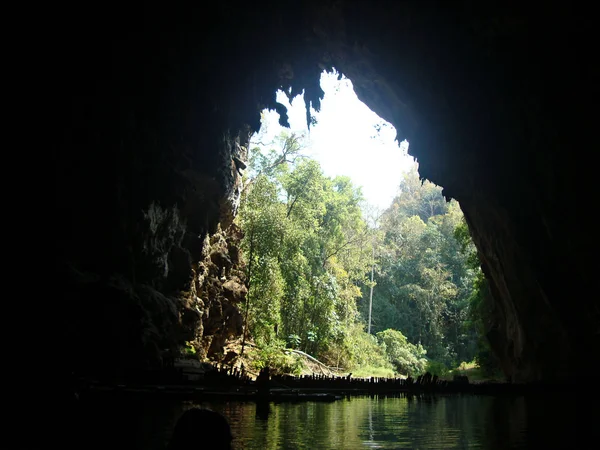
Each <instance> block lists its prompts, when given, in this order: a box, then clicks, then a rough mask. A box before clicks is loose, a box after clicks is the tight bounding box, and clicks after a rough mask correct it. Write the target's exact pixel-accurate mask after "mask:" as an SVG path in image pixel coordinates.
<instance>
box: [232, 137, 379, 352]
mask: <svg viewBox="0 0 600 450" xmlns="http://www.w3.org/2000/svg"><path fill="white" fill-rule="evenodd" d="M281 142H283V147H282V148H281V149H280V151H279V152H278V151H276V150H272V151H269V152H266V154H265V153H261V154H260V155H259V154H253V156H252V157H251V161H250V162H251V168H252V170H251V172H252V173H253V174H254V178H252V179H251V180H247V182H246V188H245V189H244V192H243V196H242V204H241V207H240V213H239V215H238V219H237V220H238V222H239V224H240V226H241V228H242V230H243V231H244V242H243V243H242V247H243V250H244V257H245V259H246V267H247V270H248V275H249V278H250V289H249V291H250V292H249V296H248V298H249V304H250V307H249V324H248V325H249V327H250V330H251V334H252V336H253V337H254V339H255V341H256V342H257V344H258V345H261V346H262V345H266V344H269V343H270V342H271V341H273V340H274V339H276V338H277V336H275V334H274V333H275V332H274V330H275V328H277V327H278V329H279V330H280V332H281V333H282V334H281V336H286V337H288V338H287V343H288V345H290V346H291V347H293V348H298V349H301V350H303V351H305V352H307V353H309V354H313V355H319V354H320V353H324V352H326V351H327V349H328V348H329V347H330V346H331V345H333V344H334V343H335V342H341V341H343V339H344V338H345V335H346V329H347V327H348V325H349V324H351V323H353V322H354V321H356V319H357V316H358V314H357V310H356V298H357V297H359V296H360V295H361V292H360V289H358V288H357V286H356V284H357V283H358V282H360V281H361V280H362V279H363V278H364V275H365V273H366V272H367V267H368V265H369V264H370V258H368V257H365V254H368V250H369V248H368V246H366V245H365V239H364V238H365V236H366V234H367V233H368V228H367V226H366V224H365V222H364V220H363V218H362V213H361V210H360V206H359V205H360V202H361V201H362V195H361V193H360V190H359V189H357V188H355V187H354V186H353V185H352V183H351V182H350V180H349V179H348V178H347V177H337V178H335V179H330V178H328V177H325V176H324V175H323V173H322V170H321V168H320V166H319V164H318V163H317V162H316V161H314V160H310V159H307V158H299V159H298V158H292V157H293V156H294V155H298V154H299V151H300V149H301V146H300V143H299V141H298V139H297V138H296V137H294V136H293V135H291V136H282V137H281ZM290 155H291V156H290ZM253 164H254V166H252V165H253ZM292 337H293V338H292Z"/></svg>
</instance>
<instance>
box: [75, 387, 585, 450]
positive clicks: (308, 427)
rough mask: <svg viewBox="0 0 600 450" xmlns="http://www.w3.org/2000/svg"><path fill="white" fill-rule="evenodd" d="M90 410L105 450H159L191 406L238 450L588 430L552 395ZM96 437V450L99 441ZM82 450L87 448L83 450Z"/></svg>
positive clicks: (529, 437)
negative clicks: (213, 419)
mask: <svg viewBox="0 0 600 450" xmlns="http://www.w3.org/2000/svg"><path fill="white" fill-rule="evenodd" d="M88 406H89V407H88V408H86V410H85V412H82V413H83V414H82V419H83V422H82V426H83V428H82V429H83V430H86V433H85V435H86V436H88V439H89V436H92V435H95V436H96V437H97V438H98V437H101V438H102V439H105V440H104V441H102V442H104V445H106V446H111V447H114V446H115V445H117V444H118V445H117V446H118V447H122V446H125V445H126V446H127V448H129V449H132V448H140V449H142V448H143V449H151V450H154V449H156V450H158V449H164V448H165V445H166V442H167V440H168V438H169V436H170V434H171V430H172V428H173V426H174V424H175V421H176V420H177V418H178V417H179V416H180V415H181V414H182V413H183V411H184V410H185V409H187V408H190V407H193V406H202V407H209V408H211V409H214V410H216V411H219V412H221V413H222V414H224V415H225V416H226V417H227V418H228V420H229V422H230V424H231V428H232V432H233V434H234V448H237V449H261V450H267V449H279V448H282V449H359V448H379V449H451V448H457V449H463V448H486V449H520V448H577V447H578V445H577V441H578V440H579V441H580V442H582V443H583V442H585V438H586V437H585V436H584V435H585V434H587V431H588V430H578V429H577V424H578V423H579V421H578V419H577V414H578V411H579V410H578V409H577V408H576V403H575V399H574V397H560V398H559V397H557V396H547V397H541V396H539V397H534V398H526V397H490V396H481V397H478V396H473V395H463V396H459V395H453V396H419V397H387V398H386V397H359V398H352V399H344V400H338V401H336V402H333V403H312V402H308V403H295V404H294V403H281V404H274V403H270V404H269V403H263V404H259V405H256V404H254V403H251V402H249V403H239V402H231V403H201V404H191V403H187V404H184V403H169V404H167V403H163V404H157V403H145V404H140V403H136V404H130V405H123V404H119V405H118V407H117V405H112V406H111V405H109V404H105V405H103V406H102V407H98V405H95V406H94V407H91V405H88ZM111 408H112V411H111ZM100 411H104V413H100ZM584 431H585V433H584ZM90 433H91V434H90ZM111 436H112V438H111ZM97 438H96V439H95V440H94V443H95V444H98V443H99V442H100V441H98V439H97ZM84 439H85V437H84ZM124 439H126V441H124ZM199 439H201V437H200V436H199ZM88 442H89V441H88ZM111 444H112V445H111ZM582 445H583V444H582ZM585 446H587V444H586V445H585ZM85 447H88V448H89V446H85V445H84V446H83V447H81V448H85ZM98 448H100V446H99V447H98ZM104 448H105V447H104Z"/></svg>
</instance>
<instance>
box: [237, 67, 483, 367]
mask: <svg viewBox="0 0 600 450" xmlns="http://www.w3.org/2000/svg"><path fill="white" fill-rule="evenodd" d="M320 86H321V88H322V90H323V97H322V99H321V101H320V107H319V109H318V110H315V109H314V108H312V105H311V104H310V102H305V99H304V96H303V94H300V95H297V96H295V97H294V96H292V95H291V92H292V91H291V90H290V91H288V92H287V93H286V92H284V91H283V90H279V91H277V92H276V95H275V98H276V100H277V102H278V104H279V105H280V107H279V108H278V109H272V110H269V109H264V110H263V111H262V113H261V127H260V130H258V131H257V132H256V133H255V134H254V135H253V136H252V137H251V139H250V145H249V152H248V155H247V161H246V162H247V166H246V163H244V165H243V167H242V166H239V168H243V170H242V171H241V172H243V173H244V181H242V185H243V187H242V195H241V206H240V209H239V211H238V217H237V218H236V219H235V220H234V222H235V223H237V224H238V225H240V227H241V231H242V235H243V236H244V237H243V239H242V244H241V246H242V248H243V250H244V252H243V254H244V258H243V259H244V262H245V270H246V273H245V275H246V277H247V285H248V286H249V293H248V294H247V297H246V302H247V303H246V304H245V305H243V306H242V309H243V316H244V318H245V319H244V330H245V331H244V334H243V342H244V344H242V348H244V345H245V343H246V342H247V339H250V340H252V339H253V338H255V339H254V340H253V343H254V344H258V345H257V347H258V348H261V347H268V346H272V345H274V343H278V344H280V345H281V344H283V345H284V346H286V348H288V349H290V348H291V349H293V350H301V351H303V352H305V353H309V354H310V355H311V356H312V357H316V358H318V359H320V360H323V361H325V366H326V367H327V366H329V367H337V368H340V369H341V370H342V372H340V374H344V373H345V372H353V373H354V374H355V376H368V377H370V376H378V375H380V374H382V373H386V374H387V375H389V376H394V375H398V376H413V375H417V374H418V373H419V372H424V371H430V372H433V373H435V375H439V376H446V375H447V373H448V371H449V370H452V369H456V368H457V367H459V366H463V367H466V366H467V365H468V364H469V363H470V364H471V366H470V367H479V366H478V364H477V363H475V357H476V351H475V347H476V342H475V341H476V339H477V338H480V337H481V336H480V334H481V333H480V332H478V331H476V330H475V329H472V328H470V329H468V330H467V331H464V330H463V328H466V327H467V325H466V322H467V317H468V316H469V310H470V309H471V304H470V296H471V295H473V292H474V291H475V290H476V289H475V287H474V284H475V280H476V277H477V274H479V273H480V267H479V266H478V264H476V263H473V260H476V257H475V256H474V255H472V254H471V255H470V261H469V263H467V259H468V258H467V257H466V256H465V254H464V253H465V250H464V248H463V247H469V252H471V253H473V252H474V250H473V243H472V241H471V240H470V237H469V236H468V233H466V232H463V233H462V239H463V242H462V244H461V243H458V241H457V239H456V238H455V236H454V234H455V230H456V229H459V228H460V227H462V228H461V230H463V231H464V230H466V224H465V223H464V219H463V216H462V211H461V210H460V206H459V205H458V202H456V201H455V200H450V199H445V198H444V195H443V194H442V188H441V187H439V186H437V185H435V184H433V183H431V182H429V181H426V180H424V179H422V178H421V177H420V175H419V173H418V164H417V162H416V160H415V159H414V158H413V157H411V156H409V155H408V142H407V141H406V140H404V141H402V142H400V143H399V142H398V140H397V132H396V129H395V127H394V126H393V125H391V124H390V123H388V122H386V121H385V120H383V119H382V118H381V117H379V116H378V115H377V114H376V113H374V112H373V111H372V110H371V109H370V108H368V107H367V106H366V105H365V104H364V103H363V102H361V101H360V100H359V99H358V97H357V95H356V93H355V92H354V89H353V85H352V82H351V81H350V80H349V79H348V78H346V77H345V76H344V75H343V74H342V73H340V72H337V71H336V70H335V69H333V70H332V71H329V72H328V71H323V72H322V73H321V78H320ZM307 103H308V104H307ZM311 164H313V166H311ZM311 167H312V168H313V169H314V170H313V171H312V172H311V170H312V169H310V168H311ZM246 169H247V170H246ZM315 185H318V186H319V188H318V189H317V190H314V186H315ZM354 190H356V191H355V192H354ZM322 191H326V194H325V195H328V196H330V197H331V198H330V199H326V200H323V198H321V196H322V195H323V192H322ZM350 191H352V192H353V193H352V194H350V197H347V196H346V197H344V196H345V195H347V194H348V192H350ZM333 199H335V200H333ZM340 205H344V206H343V208H345V209H343V208H342V207H340ZM298 208H302V209H303V212H302V213H300V215H302V214H304V210H307V211H309V213H308V214H312V216H311V219H312V222H310V221H306V220H304V219H306V218H304V217H300V215H298V212H297V210H298ZM311 208H322V209H323V211H322V213H315V212H314V211H312V210H311ZM353 208H354V209H353ZM342 209H343V210H342ZM281 211H283V212H285V214H282V213H281ZM349 211H354V214H356V213H357V214H356V216H354V218H353V220H355V221H357V222H360V223H362V224H363V225H364V229H363V230H362V231H359V230H358V227H357V228H353V227H356V223H350V221H349V220H348V218H347V217H346V216H344V214H353V213H352V212H350V213H349ZM262 216H265V217H262ZM261 217H262V218H261ZM274 217H279V219H278V220H274V219H273V218H274ZM302 226H304V227H305V228H306V229H309V228H313V230H314V234H315V235H317V237H316V238H315V237H314V236H312V237H311V236H308V235H302V233H299V232H298V231H297V230H296V229H294V227H302ZM335 227H338V228H341V229H342V231H341V232H340V231H339V229H337V230H336V229H335ZM275 229H278V231H273V230H275ZM305 231H306V230H305ZM278 233H280V234H278ZM336 233H337V234H336ZM361 233H362V234H361ZM295 234H296V235H297V236H296V237H294V238H293V239H295V240H296V241H295V242H294V244H293V245H292V244H290V243H288V242H287V240H288V239H292V238H291V236H292V235H295ZM329 235H335V239H337V242H333V241H332V240H329V241H328V240H327V239H326V238H323V236H329ZM255 236H256V237H255ZM266 236H267V237H266ZM277 240H279V242H280V247H279V248H276V249H274V248H272V247H271V244H270V243H271V242H272V241H277ZM265 241H268V242H265ZM357 241H360V242H357ZM294 245H295V246H296V247H294ZM315 245H316V246H319V247H320V250H319V251H320V252H321V255H317V254H316V253H315V251H314V248H313V247H314V246H315ZM369 246H370V247H369ZM292 247H294V248H292ZM446 247H447V248H446ZM448 248H450V249H451V250H448ZM365 249H366V251H365ZM453 252H454V254H453ZM282 254H283V255H286V256H285V258H287V259H288V260H289V261H292V262H288V263H287V264H284V263H282V261H281V255H282ZM290 255H291V256H290ZM296 258H303V259H305V260H306V261H308V265H310V264H311V259H313V260H318V262H319V264H316V265H315V266H314V267H313V268H312V269H310V270H308V271H306V268H305V267H303V265H302V264H301V263H299V262H298V259H296ZM352 258H360V259H362V262H363V264H362V266H361V268H362V273H359V272H360V270H361V269H359V268H358V266H359V265H358V264H356V262H355V261H351V260H352ZM411 261H412V262H411ZM415 261H416V262H415ZM293 265H296V267H295V269H294V270H295V272H296V273H295V275H294V276H296V277H299V279H298V278H294V281H293V283H295V284H302V283H304V284H305V285H306V286H308V288H307V289H308V291H309V293H307V292H308V291H307V292H301V290H297V289H295V288H293V287H292V286H290V280H289V278H290V275H289V274H288V271H289V270H290V266H293ZM400 265H403V266H404V269H403V271H404V272H409V273H410V274H409V275H407V274H406V273H405V274H402V273H401V272H402V271H398V270H397V267H398V266H400ZM303 271H304V272H303ZM340 271H342V272H344V273H347V274H351V275H350V276H347V277H345V278H344V276H340V275H339V273H340ZM298 273H300V274H301V275H298ZM327 277H329V279H327ZM375 278H377V279H378V281H379V282H380V284H381V287H377V288H375V285H376V284H377V283H376V282H375ZM315 280H317V281H315ZM331 281H332V282H333V284H334V285H335V286H334V287H333V288H332V287H331V286H329V287H328V286H327V284H328V282H331ZM319 283H321V286H319ZM344 283H346V284H347V285H348V286H347V289H348V290H352V289H354V290H355V292H357V294H356V295H354V296H350V295H349V296H347V297H344V295H345V294H340V292H339V290H336V289H338V288H339V286H341V285H343V284H344ZM275 285H278V287H274V286H275ZM323 286H325V287H323ZM323 289H325V290H327V289H329V296H330V298H329V299H328V298H326V297H323V296H322V295H321V294H320V293H321V291H322V290H323ZM374 291H375V294H374ZM392 292H396V293H395V294H392ZM397 292H400V293H401V294H398V293H397ZM302 296H306V298H305V300H304V301H300V302H297V301H294V299H296V298H298V297H302ZM331 298H334V299H333V300H332V301H331V305H330V307H329V308H330V311H327V307H324V306H322V305H324V304H327V302H328V301H329V300H331ZM343 302H346V304H345V305H343V304H341V303H343ZM350 303H352V304H353V305H352V306H349V304H350ZM374 303H375V307H373V304H374ZM307 305H308V306H307ZM307 310H308V312H307ZM434 310H435V311H436V314H437V315H438V316H437V317H436V314H433V313H432V311H434ZM294 316H295V317H294ZM386 316H394V317H396V318H398V317H406V319H401V320H396V319H390V318H389V317H386ZM459 316H460V319H459ZM298 317H302V319H301V320H298ZM316 317H326V318H327V319H325V321H324V322H323V321H319V320H317V319H316ZM408 317H410V319H408ZM411 322H412V323H411ZM267 324H268V326H267ZM361 326H364V331H366V333H360V332H358V331H355V330H353V328H357V327H361ZM269 327H271V329H269ZM459 330H461V331H459ZM403 332H404V334H402V333H403ZM336 333H337V335H336ZM459 334H460V336H459ZM404 335H406V336H404ZM467 335H468V336H467ZM371 337H373V339H375V340H374V341H373V342H372V343H371V344H370V345H371V347H369V346H368V345H367V343H368V342H369V339H370V338H371ZM355 338H357V339H362V341H363V344H361V345H363V347H360V345H359V346H357V348H359V347H360V350H358V351H357V354H356V355H354V354H352V353H351V352H349V351H347V349H344V348H343V345H342V344H341V341H344V340H347V339H355ZM444 339H445V340H446V342H443V341H444ZM319 340H323V344H322V345H321V343H320V342H319ZM407 340H408V341H407ZM386 341H387V343H386ZM404 341H407V342H406V343H403V342H404ZM413 342H414V345H413V344H412V343H413ZM423 345H425V346H428V347H429V349H427V348H426V347H423ZM386 346H388V347H390V346H396V347H397V348H403V350H405V351H406V352H408V354H410V355H411V356H410V358H409V359H410V361H411V362H410V363H407V362H406V361H404V360H402V361H400V359H399V357H398V356H397V355H395V356H390V355H388V354H387V353H386ZM404 347H406V348H404ZM332 349H333V350H332ZM282 350H283V349H282ZM378 351H379V352H380V353H381V355H380V356H381V357H382V359H381V361H384V362H383V363H382V362H381V361H379V362H378V363H377V364H380V365H379V366H377V367H375V366H373V365H369V364H367V363H366V362H365V361H366V360H368V359H369V358H370V357H371V358H372V357H373V355H368V353H369V352H378ZM427 352H429V355H427V356H425V355H426V354H427ZM242 353H243V350H242ZM359 353H360V354H359ZM332 354H336V355H332ZM361 358H362V359H361ZM388 358H389V361H395V363H393V364H396V365H393V364H392V363H390V364H387V362H388ZM394 358H396V359H394ZM359 359H361V363H357V362H356V361H357V360H359ZM274 369H275V370H279V368H278V367H275V368H274ZM344 371H345V372H344ZM488 375H490V374H488Z"/></svg>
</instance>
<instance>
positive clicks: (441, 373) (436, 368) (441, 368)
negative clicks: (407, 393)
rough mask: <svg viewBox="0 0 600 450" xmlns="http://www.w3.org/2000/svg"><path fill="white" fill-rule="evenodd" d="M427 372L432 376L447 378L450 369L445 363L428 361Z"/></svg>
mask: <svg viewBox="0 0 600 450" xmlns="http://www.w3.org/2000/svg"><path fill="white" fill-rule="evenodd" d="M425 371H426V372H429V373H430V374H431V375H437V376H438V377H440V378H441V377H445V376H447V375H448V372H449V370H448V367H446V365H445V364H444V363H443V362H440V361H434V360H431V359H430V360H429V361H427V366H426V368H425Z"/></svg>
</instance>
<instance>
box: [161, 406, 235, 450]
mask: <svg viewBox="0 0 600 450" xmlns="http://www.w3.org/2000/svg"><path fill="white" fill-rule="evenodd" d="M232 440H233V436H232V435H231V428H230V427H229V423H228V422H227V419H226V418H225V417H223V416H222V415H221V414H219V413H218V412H215V411H211V410H210V409H202V408H192V409H188V410H187V411H186V412H184V413H183V414H182V415H181V417H180V418H179V420H178V421H177V424H176V425H175V429H174V430H173V436H172V438H171V443H170V445H169V449H170V450H187V449H190V450H191V449H195V450H200V449H215V450H220V449H223V450H229V449H231V441H232Z"/></svg>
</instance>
